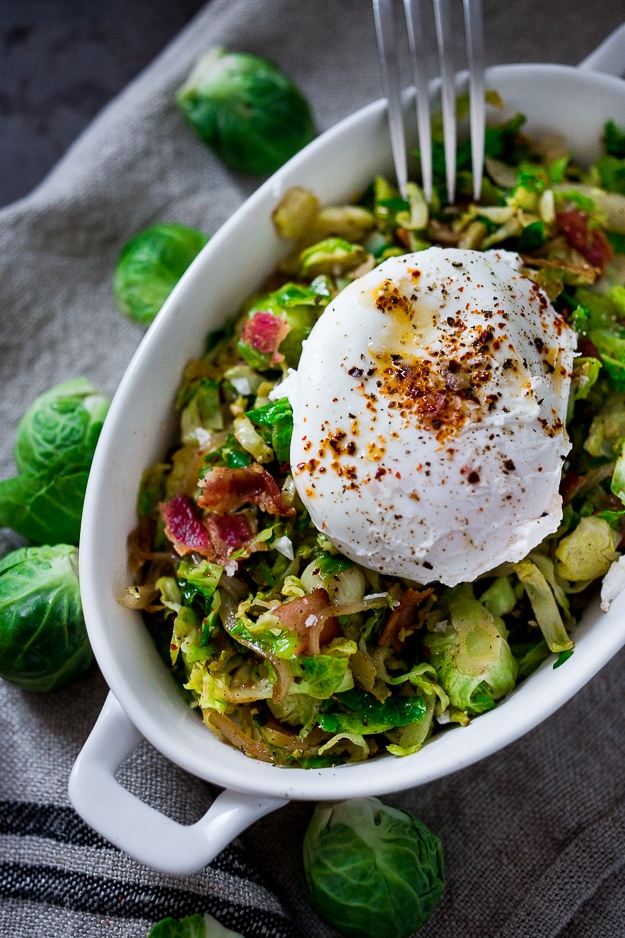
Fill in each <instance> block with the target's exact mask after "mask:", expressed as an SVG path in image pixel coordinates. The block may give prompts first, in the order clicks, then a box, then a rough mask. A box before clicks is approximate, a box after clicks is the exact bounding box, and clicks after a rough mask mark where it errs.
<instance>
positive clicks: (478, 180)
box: [373, 0, 486, 202]
mask: <svg viewBox="0 0 625 938" xmlns="http://www.w3.org/2000/svg"><path fill="white" fill-rule="evenodd" d="M424 2H425V0H403V6H404V14H405V20H406V29H407V34H408V46H409V50H410V62H411V68H412V80H413V83H414V87H415V96H416V114H417V130H418V134H419V151H420V156H421V175H422V180H423V192H424V195H425V198H426V200H427V202H431V201H432V190H433V182H432V129H431V117H430V94H429V88H428V69H427V65H428V54H427V51H428V50H427V46H428V40H427V36H426V30H425V24H424ZM427 2H433V5H434V22H435V27H436V46H437V50H438V69H439V75H440V80H441V102H442V117H443V139H444V151H445V178H446V184H447V197H448V199H449V201H450V202H453V201H454V198H455V192H456V144H457V129H456V85H455V67H454V58H453V48H452V41H451V36H452V26H453V19H452V17H453V9H452V7H453V6H454V5H455V6H458V5H459V4H460V3H462V8H463V13H464V33H465V40H466V57H467V68H468V73H469V126H470V135H471V158H472V170H473V196H474V198H475V199H476V200H477V199H479V197H480V191H481V185H482V171H483V165H484V128H485V110H486V109H485V102H484V35H483V26H482V4H481V0H427ZM373 13H374V19H375V28H376V36H377V40H378V52H379V58H380V70H381V75H382V87H383V91H384V95H385V97H386V99H387V102H388V122H389V133H390V138H391V150H392V153H393V163H394V166H395V174H396V176H397V185H398V186H399V190H400V192H401V194H402V196H403V197H405V196H406V185H407V182H408V166H407V155H406V136H405V129H404V120H403V107H402V87H401V76H400V68H399V64H398V62H397V45H396V33H395V15H394V11H393V0H373Z"/></svg>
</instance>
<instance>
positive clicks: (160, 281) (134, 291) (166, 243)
mask: <svg viewBox="0 0 625 938" xmlns="http://www.w3.org/2000/svg"><path fill="white" fill-rule="evenodd" d="M207 242H208V236H207V235H205V234H204V233H203V232H201V231H197V230H196V229H195V228H188V227H186V226H185V225H175V224H165V223H163V224H159V225H152V227H151V228H146V230H145V231H141V232H140V233H139V234H137V235H135V236H134V237H133V238H131V239H130V240H129V241H128V242H127V243H126V244H125V245H124V247H123V249H122V252H121V254H120V256H119V260H118V262H117V267H116V268H115V275H114V279H113V293H114V295H115V301H116V303H117V306H118V308H119V310H120V312H122V313H124V315H126V316H128V317H129V319H132V320H134V321H135V322H138V323H139V324H140V325H142V326H149V325H150V323H151V322H152V321H153V319H154V317H155V316H156V314H157V313H158V312H159V310H160V309H161V307H162V305H163V303H164V302H165V300H166V299H167V297H168V296H169V294H170V293H171V291H172V290H173V289H174V287H175V286H176V284H177V283H178V281H179V280H180V278H181V277H182V275H183V273H184V272H185V270H186V269H187V267H188V266H189V265H190V263H191V261H193V260H194V259H195V258H196V257H197V255H198V254H199V253H200V251H201V250H202V248H203V247H204V245H205V244H206V243H207Z"/></svg>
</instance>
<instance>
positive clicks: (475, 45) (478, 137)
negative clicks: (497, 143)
mask: <svg viewBox="0 0 625 938" xmlns="http://www.w3.org/2000/svg"><path fill="white" fill-rule="evenodd" d="M463 3H464V26H465V34H466V44H467V65H468V69H469V100H470V126H471V162H472V169H473V198H474V199H475V200H476V201H477V200H478V199H479V197H480V193H481V191H482V173H483V170H484V128H485V124H486V105H485V101H484V27H483V22H482V0H463Z"/></svg>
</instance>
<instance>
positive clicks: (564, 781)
mask: <svg viewBox="0 0 625 938" xmlns="http://www.w3.org/2000/svg"><path fill="white" fill-rule="evenodd" d="M485 6H486V11H487V22H489V23H490V33H489V35H490V41H489V49H490V52H489V55H490V60H491V61H503V60H504V58H503V57H504V56H506V57H507V58H506V60H508V61H509V60H511V59H513V60H514V59H515V58H516V59H522V58H534V59H536V58H542V59H550V58H555V59H558V60H560V61H569V62H573V63H574V62H576V61H579V60H580V59H581V58H583V56H584V55H585V54H587V53H588V52H590V51H591V49H592V42H593V41H594V40H592V39H591V38H590V33H592V30H594V31H595V38H596V42H598V41H599V40H600V39H602V38H603V36H604V33H605V32H607V30H608V29H609V25H608V22H607V18H609V16H612V17H614V15H615V14H614V10H613V8H612V5H611V4H607V3H606V0H588V2H587V4H585V5H584V6H583V8H582V7H580V9H579V11H578V10H571V9H570V7H569V5H568V4H566V3H565V2H563V0H554V2H553V3H552V4H550V5H549V15H550V16H553V19H548V20H547V19H546V16H547V15H548V14H547V13H546V12H545V11H546V7H545V6H544V4H542V3H541V2H539V0H527V2H526V3H524V4H523V5H517V7H514V6H512V7H511V6H510V5H505V7H502V6H501V5H500V4H497V3H496V2H495V0H488V2H486V4H485ZM610 11H612V12H611V13H610ZM582 17H583V19H582ZM558 18H559V19H560V20H561V21H562V22H564V21H566V22H567V23H568V24H569V28H568V29H566V30H562V29H559V30H555V28H554V25H553V24H555V23H556V22H558ZM601 23H603V24H605V26H603V25H600V24H601ZM530 24H531V33H530V34H531V37H532V43H533V45H532V48H531V52H532V54H528V38H527V37H528V30H529V28H530ZM576 24H577V26H579V28H577V27H576ZM582 26H583V27H584V28H583V29H582V28H581V27H582ZM584 42H586V43H590V45H588V44H586V45H585V46H584V45H583V43H584ZM215 44H223V45H224V46H226V47H229V48H232V49H238V50H242V51H248V52H253V53H258V54H261V55H264V56H267V57H270V58H273V59H274V60H276V61H278V63H279V64H280V66H281V67H282V68H283V69H284V70H285V71H286V72H287V73H289V74H291V75H292V76H293V77H294V78H295V79H296V80H297V82H298V84H299V85H300V87H301V88H302V90H303V91H304V93H305V94H306V95H307V96H308V98H309V99H310V101H311V103H312V106H313V109H314V113H315V119H316V123H317V127H318V128H319V129H320V130H322V129H324V128H326V127H328V126H330V125H331V124H333V123H334V122H335V121H336V120H338V119H339V118H340V117H342V116H344V115H345V114H347V113H349V112H350V111H352V110H353V109H354V108H356V107H358V106H360V105H362V104H365V103H367V102H368V101H370V100H372V99H374V98H376V97H378V96H379V94H380V89H379V74H378V68H377V59H376V53H375V39H374V33H373V23H372V17H371V11H370V6H369V4H368V3H366V2H365V0H299V2H298V3H297V4H295V3H293V2H292V0H212V2H211V3H210V4H209V5H207V6H206V7H205V8H204V9H203V10H202V11H201V13H200V14H199V15H198V16H197V17H196V19H195V20H194V21H193V22H192V23H191V24H190V25H189V27H188V28H187V29H186V30H185V31H184V32H183V33H182V34H181V35H180V36H179V37H178V38H177V39H176V40H175V41H174V42H173V43H172V44H171V45H170V46H169V47H168V48H167V49H166V50H165V52H164V53H163V54H162V55H161V56H159V58H158V59H157V60H156V61H155V62H154V63H153V65H152V66H151V67H150V68H148V69H147V70H146V71H145V72H144V73H143V74H142V75H141V76H140V77H139V78H138V79H137V80H136V81H134V82H133V83H132V84H131V85H130V86H129V87H128V89H127V90H126V91H125V92H124V93H123V94H121V95H120V96H119V97H118V98H117V99H116V100H115V101H114V102H113V103H112V104H111V105H110V106H109V107H107V108H106V109H105V111H104V112H103V113H102V114H101V115H100V116H99V118H98V119H97V120H96V121H94V123H93V124H92V126H91V127H90V128H89V130H88V131H87V132H86V133H85V134H84V135H83V136H82V138H81V139H80V140H79V141H78V142H77V143H76V144H75V145H74V146H73V147H72V149H71V150H70V152H69V153H68V154H67V155H66V157H65V158H64V159H63V160H62V161H61V162H60V163H59V164H58V166H57V167H56V169H55V170H54V171H53V172H52V173H51V174H50V175H49V176H48V178H47V179H46V180H45V182H44V183H43V184H42V185H41V186H39V187H38V189H36V190H35V191H34V192H33V193H32V195H30V196H29V197H28V198H26V199H24V200H22V201H20V202H18V203H16V204H14V205H13V206H10V207H8V208H6V209H4V210H3V211H2V212H0V310H1V313H0V317H1V318H0V337H1V346H0V386H1V387H2V391H3V393H2V395H0V426H2V428H3V433H2V437H1V438H0V478H7V477H9V476H10V475H12V474H13V473H14V466H13V460H12V455H11V449H12V444H13V440H14V433H15V427H16V424H17V421H18V419H19V417H20V416H21V414H22V413H23V410H24V409H25V406H26V405H27V403H29V402H30V401H32V400H33V399H34V397H35V396H36V395H37V394H38V393H40V392H42V391H44V390H46V389H47V388H49V387H51V386H52V385H54V384H57V383H59V382H61V381H64V380H67V379H69V378H71V377H75V376H77V375H80V374H84V375H85V376H87V377H88V378H89V379H90V380H91V381H92V382H93V383H94V384H95V385H96V386H98V387H100V388H101V389H102V390H103V391H105V392H107V393H109V394H112V393H113V392H114V390H115V387H116V385H117V383H118V381H119V379H120V377H121V375H122V373H123V371H124V368H125V366H126V364H127V363H128V361H129V359H130V357H131V355H132V353H133V352H134V350H135V348H136V346H137V344H138V342H139V340H140V338H141V335H142V333H141V330H139V328H138V327H136V326H135V325H133V324H131V323H129V322H128V321H126V320H125V319H123V318H122V317H121V316H120V315H119V313H118V312H117V311H116V309H115V306H114V303H113V299H112V294H111V277H112V271H113V269H114V266H115V263H116V260H117V257H118V254H119V251H120V249H121V246H122V245H123V244H124V242H125V241H126V240H127V239H128V237H130V236H131V235H132V234H134V233H135V232H137V231H138V230H141V229H142V228H144V227H146V226H147V225H149V224H151V223H154V222H157V221H170V222H180V223H183V224H187V225H192V226H195V227H197V228H201V229H203V230H204V231H206V232H207V233H208V234H212V233H213V232H214V231H216V230H217V228H218V227H219V226H220V224H221V223H222V222H223V221H224V220H225V219H226V218H227V217H228V216H229V214H230V213H231V212H232V211H233V209H234V208H236V207H237V206H238V205H239V204H240V203H241V201H242V200H243V199H244V198H245V197H246V196H247V194H248V193H249V192H250V191H251V190H252V189H253V188H254V187H255V186H256V185H257V182H256V181H255V180H250V179H247V178H243V177H239V176H236V175H233V174H231V173H229V172H228V171H227V170H226V169H225V168H224V167H223V166H222V165H221V164H220V163H219V162H218V161H217V159H216V158H215V157H214V156H213V155H212V154H211V152H210V151H209V150H207V148H206V147H204V146H203V145H202V144H201V143H200V142H199V141H198V140H197V139H196V138H195V137H194V135H193V134H192V133H191V131H190V130H189V128H188V127H187V126H186V125H185V124H184V122H183V121H182V119H181V117H180V115H179V113H178V111H177V109H176V106H175V104H174V100H173V99H174V92H175V90H176V88H177V87H178V86H179V85H180V84H181V82H182V81H183V79H184V78H185V77H186V75H187V73H188V71H189V70H190V68H191V66H192V64H193V63H194V61H195V60H196V59H197V58H198V56H199V55H200V54H201V53H202V52H204V51H205V50H206V49H207V48H208V47H209V46H212V45H215ZM615 117H616V118H617V119H619V117H620V115H615ZM0 538H1V539H0V554H3V553H5V552H6V551H8V550H10V549H11V548H13V547H15V546H18V545H19V544H20V543H21V541H20V540H19V538H18V537H17V536H16V535H13V534H12V533H11V532H8V531H3V532H0ZM624 661H625V658H624V657H623V654H621V655H619V656H618V657H617V658H616V659H615V660H614V661H612V662H611V663H610V664H609V665H608V666H607V667H606V668H604V670H603V671H602V672H601V673H600V674H599V675H598V676H597V677H596V678H595V679H594V680H593V681H592V682H591V683H590V685H589V686H588V687H586V688H585V689H584V690H583V691H581V692H580V693H579V694H578V695H577V697H576V698H575V699H574V700H573V701H571V702H570V703H569V704H568V705H567V706H565V707H564V708H562V709H561V710H560V711H559V712H558V713H557V714H556V715H554V716H553V717H551V718H550V719H549V720H548V721H547V722H546V723H545V724H543V725H542V726H541V727H539V728H538V729H536V730H535V731H533V732H532V733H531V734H530V735H529V736H528V737H526V738H525V739H522V740H519V741H518V742H517V743H515V744H514V745H512V746H509V747H508V748H507V749H506V750H505V751H503V752H500V753H498V754H497V755H495V756H492V757H490V758H489V759H486V760H484V761H483V762H481V763H479V764H478V765H476V766H473V767H470V768H467V769H465V770H463V771H462V772H459V773H456V774H455V775H453V776H451V777H448V778H445V779H442V780H439V781H437V782H435V783H432V784H430V785H427V786H424V787H421V788H418V789H414V790H412V791H407V792H401V793H397V794H395V795H392V796H388V797H386V798H385V800H386V801H388V802H390V803H393V804H395V805H397V806H401V807H405V808H407V809H409V810H411V811H413V812H414V813H415V814H417V815H418V816H419V817H421V818H422V819H423V820H424V821H425V822H426V823H427V824H428V825H429V826H430V827H431V829H432V830H433V831H435V832H436V833H437V834H438V835H439V836H440V837H441V839H442V841H443V846H444V850H445V856H446V867H447V880H448V887H447V889H446V892H445V893H444V896H443V900H442V901H441V903H440V905H439V907H438V908H437V910H436V912H435V913H434V916H433V917H432V919H431V921H430V922H429V923H428V924H427V925H426V926H425V927H424V929H423V930H422V931H421V932H420V935H421V936H422V938H449V936H452V935H454V936H455V935H462V936H463V938H478V936H479V938H555V936H560V938H586V936H588V935H589V934H597V935H600V936H601V938H609V936H614V938H616V936H620V938H622V936H623V934H625V885H624V883H625V877H624V875H623V872H624V867H625V846H624V844H625V837H624V836H623V835H624V833H625V804H624V801H623V798H624V796H623V792H624V791H625V784H624V782H625V767H624V761H623V758H622V753H623V751H624V750H625V729H624V724H623V721H622V720H621V719H620V705H621V704H622V701H623V697H624V691H625V681H624V678H623V663H624ZM105 696H106V687H105V685H104V682H103V680H102V678H101V676H100V674H99V672H98V670H97V667H95V666H94V667H93V668H92V670H91V671H90V672H89V673H88V674H87V675H86V676H84V677H83V678H82V679H81V680H79V681H77V682H76V683H75V684H73V685H71V686H70V687H68V688H65V689H63V690H60V691H56V692H53V693H50V694H45V695H38V694H33V693H27V692H24V691H21V690H19V689H17V688H15V687H13V686H10V685H8V684H6V683H2V682H0V733H1V748H0V900H1V902H0V935H1V936H3V938H4V936H6V938H9V936H11V938H25V936H29V938H30V936H32V935H35V934H41V935H43V934H46V935H51V936H55V938H56V936H63V938H65V936H81V938H92V936H93V938H100V936H105V935H106V936H111V938H122V936H123V938H135V936H137V938H139V936H144V935H146V934H147V932H148V930H149V928H150V926H151V924H153V923H154V922H155V921H157V920H158V919H159V918H162V917H164V916H165V915H174V916H176V917H181V916H183V915H188V914H190V913H192V912H204V911H208V912H210V913H211V914H213V915H214V916H215V917H216V918H218V919H219V920H220V921H221V922H222V923H223V924H224V925H226V926H227V927H229V928H230V929H232V930H234V931H238V932H240V933H241V934H243V935H244V936H246V938H255V936H285V938H287V936H295V935H298V934H300V935H302V936H303V938H331V936H332V935H333V934H335V933H334V932H333V931H332V929H330V928H329V927H328V926H327V925H324V924H323V923H322V922H321V920H320V919H319V918H318V917H317V916H316V915H315V914H314V913H313V912H312V911H311V910H310V908H309V906H307V904H306V901H305V898H304V893H303V889H302V886H301V881H300V875H301V874H300V855H301V840H302V836H303V833H304V830H305V828H306V824H307V822H308V819H309V817H310V814H311V810H312V806H311V805H309V804H291V805H288V806H287V807H286V808H283V809H281V810H280V811H279V812H277V813H275V814H273V815H269V816H267V817H265V818H263V819H262V820H260V821H258V822H256V823H255V824H254V825H253V826H252V827H251V828H250V829H249V831H247V832H246V833H245V834H243V835H242V837H241V838H240V841H238V842H236V843H235V844H234V845H232V846H231V847H229V848H228V849H227V850H225V851H223V852H222V853H221V854H220V855H219V857H218V858H217V859H216V860H215V861H214V862H213V863H212V864H211V865H210V866H209V867H207V868H206V869H205V870H203V871H202V872H200V873H198V874H195V875H193V876H187V877H173V876H165V875H161V874H157V873H155V872H153V871H151V870H149V869H147V868H146V867H143V866H142V865H141V864H139V863H136V862H135V861H133V860H131V859H129V858H128V857H126V856H125V855H123V854H121V853H120V852H119V851H117V850H116V849H115V848H113V847H111V846H110V845H109V844H107V843H106V842H105V841H103V840H102V838H100V837H99V836H97V835H96V834H94V833H93V832H92V831H90V830H89V829H88V828H87V827H86V826H85V825H84V824H83V823H82V822H81V821H80V819H79V818H78V817H77V816H76V814H75V813H74V811H73V810H72V808H71V806H70V804H69V801H68V797H67V793H66V792H67V779H68V775H69V772H70V770H71V767H72V764H73V762H74V760H75V758H76V756H77V755H78V753H79V751H80V748H81V745H82V743H83V742H84V740H85V738H86V736H87V735H88V732H89V730H90V729H91V727H92V725H93V723H94V722H95V719H96V717H97V715H98V713H99V710H100V708H101V706H102V704H103V702H104V698H105ZM122 781H123V783H124V784H125V785H126V786H127V787H128V788H129V789H130V790H132V791H133V792H134V793H135V794H137V795H139V796H140V797H141V798H143V799H144V800H146V801H147V802H149V803H150V804H152V805H153V806H155V807H157V808H159V809H160V810H163V811H164V812H165V813H167V814H169V815H171V816H173V817H174V818H175V819H176V820H179V821H181V822H185V823H188V822H192V821H194V820H196V819H197V818H198V817H199V816H200V815H201V814H202V813H203V812H204V810H205V809H206V805H207V802H208V801H210V798H211V797H212V793H211V791H210V789H209V787H208V786H207V785H205V784H204V783H203V782H200V781H198V780H197V779H194V778H192V777H190V776H188V775H187V774H186V773H184V772H182V771H180V770H178V769H177V768H176V767H174V766H172V765H171V764H170V763H168V762H167V761H166V760H165V759H163V758H162V757H161V756H160V755H159V754H158V753H156V752H155V751H154V750H153V749H152V748H151V747H150V746H149V745H148V744H147V743H146V744H145V745H143V746H142V747H140V749H139V750H137V752H136V753H135V754H134V755H133V757H132V758H131V760H129V762H128V763H127V764H126V765H125V766H124V767H123V769H122ZM259 870H262V875H261V873H260V872H259Z"/></svg>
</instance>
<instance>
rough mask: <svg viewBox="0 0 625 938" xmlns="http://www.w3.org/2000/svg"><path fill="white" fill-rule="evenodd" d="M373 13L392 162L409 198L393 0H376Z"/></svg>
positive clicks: (374, 0) (404, 194)
mask: <svg viewBox="0 0 625 938" xmlns="http://www.w3.org/2000/svg"><path fill="white" fill-rule="evenodd" d="M373 14H374V20H375V31H376V37H377V41H378V54H379V59H380V73H381V77H382V88H383V91H384V95H385V97H386V100H387V106H388V124H389V134H390V138H391V151H392V154H393V163H394V165H395V174H396V176H397V185H398V188H399V191H400V193H401V195H402V197H403V198H406V191H407V184H408V166H407V157H406V138H405V133H404V121H403V113H402V105H401V83H400V75H399V67H398V64H397V57H396V50H397V45H396V42H395V19H394V15H393V0H373Z"/></svg>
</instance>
